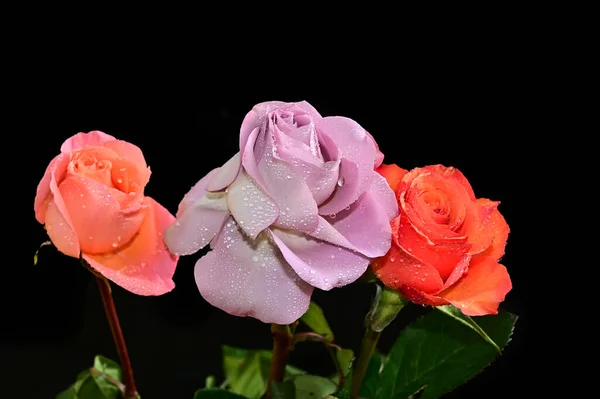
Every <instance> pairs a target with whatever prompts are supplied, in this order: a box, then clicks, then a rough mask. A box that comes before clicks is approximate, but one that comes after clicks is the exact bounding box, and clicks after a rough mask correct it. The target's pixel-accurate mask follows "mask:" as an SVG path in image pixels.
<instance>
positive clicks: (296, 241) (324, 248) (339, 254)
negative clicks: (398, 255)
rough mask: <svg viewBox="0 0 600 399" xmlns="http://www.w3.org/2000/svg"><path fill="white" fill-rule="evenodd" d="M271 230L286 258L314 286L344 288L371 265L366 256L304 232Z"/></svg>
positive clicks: (326, 288)
mask: <svg viewBox="0 0 600 399" xmlns="http://www.w3.org/2000/svg"><path fill="white" fill-rule="evenodd" d="M271 232H272V236H273V240H274V241H275V244H277V246H278V247H279V249H280V251H281V253H282V254H283V257H284V258H285V260H286V261H287V262H288V263H289V264H290V266H291V267H292V268H293V269H294V271H295V272H296V273H297V274H298V275H299V276H300V277H301V278H302V279H303V280H304V281H306V282H307V283H309V284H310V285H312V286H313V287H316V288H319V289H322V290H325V291H329V290H330V289H332V288H335V287H343V286H345V285H347V284H350V283H352V282H354V281H355V280H356V279H358V278H359V277H360V276H362V275H363V273H364V272H365V270H367V267H368V265H369V258H367V257H366V256H363V255H360V254H359V253H357V252H354V251H351V250H348V249H345V248H342V247H338V246H336V245H331V244H329V243H327V242H324V241H320V240H315V239H313V238H310V237H307V236H306V235H304V234H294V233H292V232H289V231H283V230H279V229H273V230H272V231H271Z"/></svg>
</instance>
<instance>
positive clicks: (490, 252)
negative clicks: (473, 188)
mask: <svg viewBox="0 0 600 399" xmlns="http://www.w3.org/2000/svg"><path fill="white" fill-rule="evenodd" d="M477 201H484V200H483V199H479V200H477ZM488 228H489V229H490V230H491V231H493V234H494V239H493V240H492V243H491V244H490V246H489V247H487V249H486V250H485V251H483V252H481V253H480V254H478V255H477V256H489V257H490V258H493V259H496V260H499V259H500V258H502V256H503V255H504V248H505V247H506V240H507V239H508V233H509V232H510V229H509V227H508V224H507V223H506V220H504V217H503V216H502V214H501V213H500V211H499V210H498V208H497V207H496V208H494V211H493V212H492V216H491V218H490V221H489V226H488Z"/></svg>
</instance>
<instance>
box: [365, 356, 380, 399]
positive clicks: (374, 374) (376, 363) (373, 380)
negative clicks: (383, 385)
mask: <svg viewBox="0 0 600 399" xmlns="http://www.w3.org/2000/svg"><path fill="white" fill-rule="evenodd" d="M384 360H385V358H384V356H383V355H382V354H381V353H379V352H377V351H375V353H373V356H371V359H370V360H369V364H368V365H367V371H366V372H365V377H364V378H363V382H362V385H361V386H360V396H361V397H364V398H368V399H375V398H377V397H378V396H379V394H378V393H379V392H378V391H379V376H380V373H381V370H382V366H383V362H384Z"/></svg>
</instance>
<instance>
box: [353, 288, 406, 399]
mask: <svg viewBox="0 0 600 399" xmlns="http://www.w3.org/2000/svg"><path fill="white" fill-rule="evenodd" d="M376 287H377V292H376V294H375V300H374V301H373V304H372V305H371V310H370V311H369V313H368V314H367V317H366V318H365V335H364V337H363V340H362V342H361V344H360V352H359V354H358V359H357V360H356V363H355V368H354V371H353V373H352V391H351V395H350V397H351V399H357V398H358V396H359V394H360V387H361V385H362V382H363V379H364V378H365V373H366V371H367V367H368V366H369V361H370V360H371V356H373V352H375V348H376V347H377V342H378V341H379V337H380V336H381V332H382V331H383V330H384V329H385V328H386V327H387V326H388V325H389V324H390V323H391V322H392V321H393V320H394V319H395V318H396V316H397V315H398V313H399V312H400V311H401V310H402V308H404V306H405V305H406V304H407V303H408V300H407V299H406V298H405V297H404V296H402V295H401V294H400V293H399V292H398V291H396V290H392V289H389V288H387V287H385V288H383V289H382V288H381V287H380V286H379V285H376Z"/></svg>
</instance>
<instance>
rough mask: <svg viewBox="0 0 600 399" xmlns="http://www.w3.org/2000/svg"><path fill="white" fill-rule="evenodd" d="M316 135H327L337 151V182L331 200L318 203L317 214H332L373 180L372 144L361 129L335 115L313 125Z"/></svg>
mask: <svg viewBox="0 0 600 399" xmlns="http://www.w3.org/2000/svg"><path fill="white" fill-rule="evenodd" d="M316 125H317V130H318V131H319V134H321V135H324V136H328V137H329V138H330V139H331V140H332V141H333V142H334V143H335V144H336V145H337V149H338V150H339V151H340V154H339V155H340V157H341V159H342V162H341V165H340V180H339V184H338V187H337V188H336V191H335V192H334V193H333V195H332V197H331V198H330V199H329V200H328V201H327V202H325V203H324V204H322V205H321V206H320V209H319V213H320V214H321V215H326V214H333V213H337V212H339V211H341V210H342V209H344V208H345V207H347V206H348V205H350V204H352V203H353V202H354V201H356V200H357V199H358V197H359V196H360V195H361V194H362V193H363V192H365V190H366V189H367V188H369V186H370V185H371V180H373V175H374V173H373V166H374V164H375V145H374V143H373V140H372V139H371V137H370V136H369V135H367V133H366V132H365V130H364V129H363V128H362V127H361V126H360V125H359V124H358V123H356V122H354V121H353V120H352V119H348V118H344V117H340V116H335V117H326V118H323V119H321V120H320V121H318V122H317V124H316Z"/></svg>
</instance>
